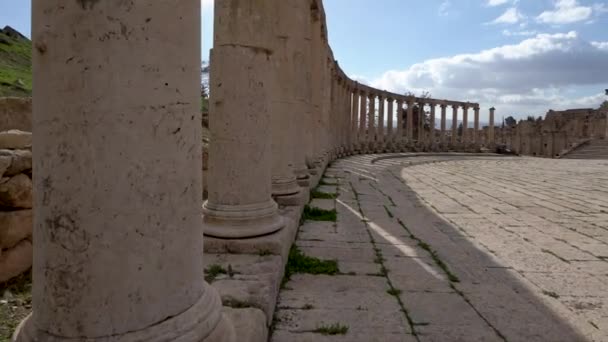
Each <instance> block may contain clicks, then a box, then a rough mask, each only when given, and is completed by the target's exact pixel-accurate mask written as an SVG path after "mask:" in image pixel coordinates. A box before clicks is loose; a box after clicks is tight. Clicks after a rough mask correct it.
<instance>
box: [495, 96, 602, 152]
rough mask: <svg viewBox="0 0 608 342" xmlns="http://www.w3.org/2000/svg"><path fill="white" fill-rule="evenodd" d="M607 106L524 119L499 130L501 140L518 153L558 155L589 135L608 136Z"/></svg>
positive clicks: (549, 113)
mask: <svg viewBox="0 0 608 342" xmlns="http://www.w3.org/2000/svg"><path fill="white" fill-rule="evenodd" d="M607 118H608V108H606V106H603V107H600V108H599V109H591V108H583V109H570V110H564V111H553V110H550V111H549V112H547V115H546V116H545V118H544V119H539V120H536V121H528V120H522V121H520V122H519V123H518V124H517V125H516V126H513V127H504V128H502V129H500V130H499V137H498V139H499V142H500V143H503V144H505V145H507V146H508V147H509V148H510V149H511V150H513V151H514V152H516V153H518V154H522V155H529V156H536V157H546V158H555V157H559V156H561V155H563V154H564V153H565V152H566V151H568V150H570V149H572V148H574V147H576V146H578V145H579V144H581V143H582V142H585V141H588V140H590V139H606V138H608V137H607V135H608V129H607V125H608V123H607Z"/></svg>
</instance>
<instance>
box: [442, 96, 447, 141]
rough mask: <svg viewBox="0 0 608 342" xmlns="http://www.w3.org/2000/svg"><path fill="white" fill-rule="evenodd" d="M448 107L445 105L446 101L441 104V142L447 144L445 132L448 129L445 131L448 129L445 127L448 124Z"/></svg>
mask: <svg viewBox="0 0 608 342" xmlns="http://www.w3.org/2000/svg"><path fill="white" fill-rule="evenodd" d="M446 107H447V106H446V105H445V103H442V104H441V144H445V134H446V131H445V130H446V127H445V124H446V113H445V110H446Z"/></svg>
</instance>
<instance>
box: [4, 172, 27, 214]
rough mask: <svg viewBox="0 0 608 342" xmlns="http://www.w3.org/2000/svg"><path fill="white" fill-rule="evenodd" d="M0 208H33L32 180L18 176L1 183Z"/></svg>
mask: <svg viewBox="0 0 608 342" xmlns="http://www.w3.org/2000/svg"><path fill="white" fill-rule="evenodd" d="M0 206H2V207H8V208H24V209H31V208H32V180H31V179H30V178H29V177H28V176H26V175H24V174H22V173H21V174H18V175H16V176H14V177H12V178H10V179H9V180H8V181H5V182H0Z"/></svg>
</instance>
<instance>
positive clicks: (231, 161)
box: [186, 0, 301, 238]
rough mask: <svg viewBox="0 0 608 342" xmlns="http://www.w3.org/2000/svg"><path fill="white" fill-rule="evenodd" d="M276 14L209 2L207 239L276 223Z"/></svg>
mask: <svg viewBox="0 0 608 342" xmlns="http://www.w3.org/2000/svg"><path fill="white" fill-rule="evenodd" d="M235 4H236V5H237V6H236V8H235V6H234V5H235ZM245 8H246V9H247V11H246V12H247V15H245V12H244V11H242V10H243V9H245ZM276 11H277V9H276V6H275V4H274V3H271V2H268V3H267V4H266V3H261V2H257V1H253V0H238V1H236V0H235V1H230V2H228V1H218V2H217V3H216V5H215V26H214V37H215V38H214V49H213V55H212V59H213V60H212V63H211V68H212V69H211V93H212V94H213V95H212V97H213V99H212V100H211V111H210V118H209V126H210V127H209V128H210V130H211V134H212V136H213V143H212V144H211V145H210V150H209V198H208V200H207V201H206V202H205V204H204V205H203V222H204V228H205V235H208V236H213V237H217V238H251V237H257V236H261V235H266V234H270V233H273V232H276V231H277V230H279V229H281V228H282V227H283V225H284V224H283V220H282V218H281V216H279V214H278V206H277V204H276V203H275V201H274V200H273V199H272V197H271V194H272V187H271V179H272V131H271V127H272V126H271V111H270V101H271V99H272V97H271V96H273V94H272V92H274V91H275V90H276V88H275V86H274V82H275V79H274V77H275V76H274V72H275V69H274V66H273V61H274V60H273V58H274V57H273V55H274V52H275V49H276V44H274V37H273V36H272V34H273V32H274V29H275V27H276V24H275V22H274V20H275V18H276V17H277V15H278V14H277V12H276ZM197 15H200V12H199V13H197ZM191 29H192V27H188V28H187V29H186V30H191ZM300 109H301V108H300ZM292 110H295V109H293V108H292Z"/></svg>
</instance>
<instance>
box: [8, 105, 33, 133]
mask: <svg viewBox="0 0 608 342" xmlns="http://www.w3.org/2000/svg"><path fill="white" fill-rule="evenodd" d="M9 129H19V130H22V131H27V132H31V131H32V99H31V98H22V97H0V132H3V131H7V130H9Z"/></svg>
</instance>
